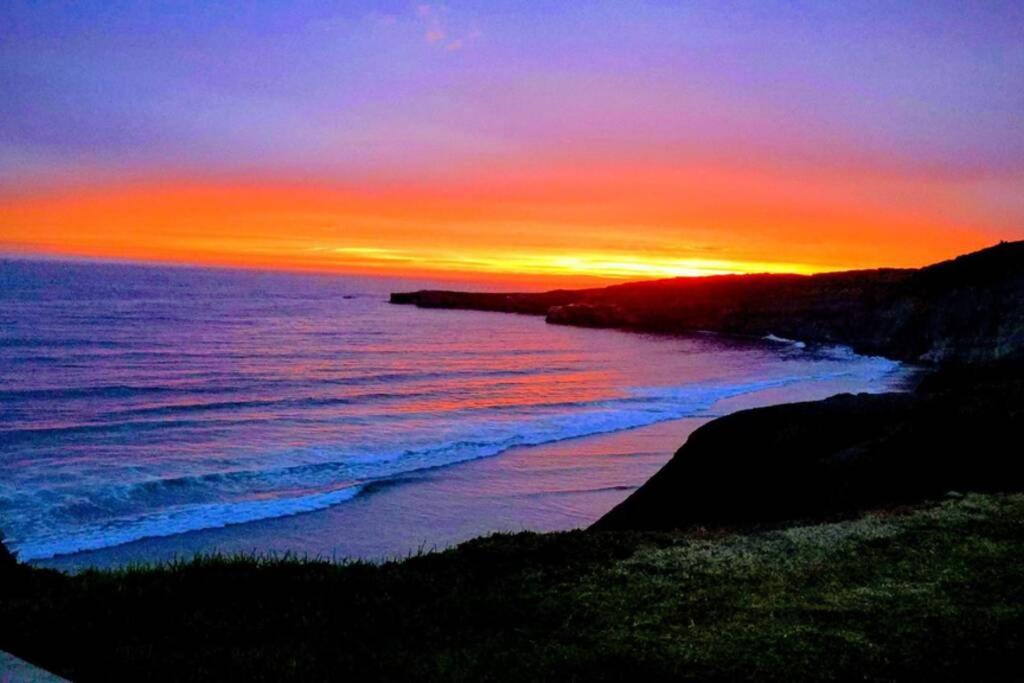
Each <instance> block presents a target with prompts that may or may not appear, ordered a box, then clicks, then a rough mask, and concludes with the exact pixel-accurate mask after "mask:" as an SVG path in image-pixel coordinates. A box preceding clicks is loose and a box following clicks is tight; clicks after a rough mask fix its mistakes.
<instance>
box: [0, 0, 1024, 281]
mask: <svg viewBox="0 0 1024 683" xmlns="http://www.w3.org/2000/svg"><path fill="white" fill-rule="evenodd" d="M0 93H2V97H0V253H6V254H15V255H32V256H38V255H49V256H55V255H56V256H80V257H81V256H84V257H98V258H114V259H129V260H158V261H168V262H181V263H197V264H214V265H230V266H247V267H268V268H282V269H296V270H337V271H342V272H359V273H384V274H389V273H391V274H396V273H401V274H403V275H416V274H445V275H451V276H465V277H476V276H484V275H486V276H488V277H492V276H493V277H509V278H513V279H514V278H516V277H526V276H530V277H533V278H534V279H537V278H541V279H544V278H547V279H549V280H550V281H551V282H558V283H575V282H579V283H582V282H585V281H590V280H593V279H595V278H612V279H637V278H646V277H666V276H673V275H697V274H714V273H721V272H770V271H774V272H777V271H790V272H817V271H822V270H832V269H840V268H863V267H877V266H918V265H924V264H926V263H929V262H933V261H937V260H941V259H944V258H948V257H951V256H954V255H956V254H958V253H963V252H966V251H970V250H973V249H977V248H981V247H984V246H987V245H990V244H992V243H994V242H997V241H999V240H1001V239H1022V238H1024V3H1021V2H983V1H979V2H970V3H965V2H944V1H942V0H935V1H931V2H911V1H909V0H906V1H902V2H855V1H853V2H843V3H831V2H806V3H805V2H799V1H787V2H768V1H762V2H728V1H726V0H722V1H718V2H711V1H707V2H703V1H691V2H686V1H682V0H677V1H673V2H668V1H664V2H641V1H635V2H601V1H600V0H595V1H592V2H554V1H551V2H548V1H544V0H536V1H530V2H527V1H507V0H487V1H482V2H454V1H452V2H448V3H445V4H442V3H420V2H388V1H383V2H325V1H317V2H313V1H309V0H294V1H292V2H261V1H259V0H247V1H245V2H205V1H204V2H199V1H196V2H192V1H188V0H178V1H175V2H145V3H142V2H138V3H135V2H121V1H119V0H102V1H91V0H80V1H78V2H48V1H46V0H5V1H4V2H3V3H2V4H0Z"/></svg>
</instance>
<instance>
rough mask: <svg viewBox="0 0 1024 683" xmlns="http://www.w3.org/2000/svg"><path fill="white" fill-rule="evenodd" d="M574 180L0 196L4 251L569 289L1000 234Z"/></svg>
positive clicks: (707, 189) (626, 178) (926, 255)
mask: <svg viewBox="0 0 1024 683" xmlns="http://www.w3.org/2000/svg"><path fill="white" fill-rule="evenodd" d="M584 170H585V169H579V168H575V169H571V172H570V171H566V172H565V173H563V174H561V175H559V174H557V173H555V172H554V171H548V172H547V174H546V175H543V174H541V173H540V172H539V171H538V172H536V173H534V174H532V175H528V176H524V178H521V179H518V180H517V179H515V178H513V177H512V176H503V177H501V178H497V179H493V178H492V179H489V180H488V179H485V180H481V179H477V180H476V181H474V182H475V184H473V183H469V182H468V181H467V182H466V183H465V184H462V185H458V184H449V185H438V186H408V187H399V186H386V187H378V188H373V187H363V188H358V187H346V186H324V185H302V184H295V183H291V184H289V183H284V182H281V183H257V182H250V183H245V182H239V183H234V184H230V183H212V182H211V183H203V182H180V183H173V182H163V183H148V184H147V183H140V184H135V185H120V186H107V187H95V188H78V189H77V190H63V191H59V192H50V193H40V194H36V195H26V196H8V197H3V196H0V252H7V253H25V254H44V255H47V254H48V255H63V256H82V257H96V258H114V259H122V260H135V261H155V262H174V263H186V264H197V265H214V266H228V267H247V268H266V269H277V270H295V271H318V272H344V273H366V274H377V275H397V276H408V277H420V276H426V277H431V278H445V279H448V278H452V279H462V280H467V279H481V280H483V279H486V280H496V279H500V280H505V281H513V280H520V281H523V282H526V281H530V282H531V283H533V284H534V285H538V286H539V285H541V283H543V286H559V287H573V286H584V285H591V284H599V283H600V282H607V281H623V280H638V279H655V278H671V277H682V276H706V275H721V274H734V273H782V272H788V273H799V274H811V273H816V272H823V271H830V270H843V269H857V268H873V267H880V266H921V265H925V264H927V263H932V262H935V261H938V260H941V259H943V258H949V257H951V256H954V255H956V254H959V253H965V252H967V251H971V250H974V249H977V248H981V247H984V246H987V245H989V244H991V243H992V242H993V241H994V239H995V233H985V232H982V231H979V230H974V229H969V228H965V227H962V226H960V225H958V224H957V223H955V222H949V221H946V222H943V221H944V220H945V219H943V218H942V215H945V213H948V211H947V209H948V206H947V205H946V204H943V202H940V201H938V199H937V198H942V197H943V195H939V194H937V190H934V188H931V186H927V187H926V188H925V189H927V190H928V191H929V192H930V193H931V195H935V196H933V197H932V199H933V201H932V202H931V204H929V205H927V206H926V208H927V209H928V211H925V210H923V209H920V210H919V209H918V208H916V207H918V206H921V205H914V207H911V208H908V207H907V206H905V205H904V204H902V203H892V202H891V201H890V200H889V198H888V197H886V198H885V199H886V200H885V201H880V200H877V199H876V200H875V201H874V203H872V202H869V201H865V200H864V197H863V196H862V195H864V189H863V188H862V187H861V186H860V185H853V184H851V183H848V182H846V181H845V180H844V179H836V180H834V181H829V182H830V183H831V184H826V181H825V179H822V178H820V177H815V178H811V179H803V178H796V177H793V178H788V177H787V178H782V179H779V178H776V179H775V181H774V183H775V185H774V186H773V187H772V188H769V187H768V183H767V181H766V180H765V179H764V178H763V177H761V176H753V177H747V176H745V175H743V174H742V173H740V172H739V171H736V170H721V171H715V172H713V169H708V168H702V169H696V170H693V171H692V172H686V173H684V172H682V171H671V172H670V171H664V172H661V173H660V174H659V173H655V172H654V171H653V170H652V171H650V172H649V173H648V174H647V175H646V176H638V174H637V173H634V174H632V175H629V174H624V175H616V176H615V177H612V173H611V171H608V172H607V173H598V172H596V171H593V170H591V171H590V172H589V173H587V172H584ZM783 180H785V182H783ZM513 181H514V182H513ZM812 181H813V182H812ZM849 187H854V188H855V189H856V192H855V193H854V194H853V195H852V196H847V194H845V193H847V192H848V188H849ZM825 190H828V191H827V192H826V191H825ZM931 195H929V196H931ZM879 196H881V195H879ZM944 201H947V200H944ZM948 201H952V200H948ZM948 201H947V203H948ZM932 205H934V211H933V210H932V208H933V207H932ZM944 212H945V213H944ZM933 213H934V214H935V215H934V216H933V215H932V214H933ZM940 214H941V215H940Z"/></svg>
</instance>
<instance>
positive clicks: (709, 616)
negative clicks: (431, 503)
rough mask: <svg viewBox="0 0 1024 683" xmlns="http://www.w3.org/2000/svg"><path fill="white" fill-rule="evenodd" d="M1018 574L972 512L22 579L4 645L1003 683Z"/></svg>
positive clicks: (42, 656)
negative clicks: (401, 556)
mask: <svg viewBox="0 0 1024 683" xmlns="http://www.w3.org/2000/svg"><path fill="white" fill-rule="evenodd" d="M1022 560H1024V495H968V496H967V497H965V498H962V499H956V500H949V501H944V502H942V503H939V504H932V505H929V506H922V507H917V508H907V509H904V510H900V511H888V512H879V513H874V514H869V515H866V516H864V517H861V518H857V519H851V520H845V521H838V522H831V523H823V524H814V525H807V526H794V527H789V528H783V529H776V530H772V531H764V532H755V533H748V534H732V535H730V534H719V535H714V534H707V533H701V534H696V533H692V532H691V533H684V532H676V533H657V534H655V533H629V532H606V533H592V532H569V533H559V534H528V533H524V534H515V535H495V536H490V537H487V538H483V539H478V540H475V541H472V542H469V543H466V544H463V545H461V546H459V547H458V548H455V549H453V550H449V551H446V552H442V553H437V554H426V555H422V556H417V557H412V558H409V559H407V560H405V561H402V562H393V563H388V564H384V565H370V564H363V563H352V564H346V565H337V564H331V563H327V562H320V561H304V560H297V559H293V558H286V559H272V558H256V557H239V558H222V557H204V558H197V559H195V560H194V561H190V562H179V563H175V564H171V565H167V566H162V567H156V568H145V567H132V568H128V569H125V570H121V571H113V572H95V571H94V572H87V573H84V574H81V575H77V576H66V575H63V574H58V573H56V572H51V571H45V570H39V569H31V568H27V567H18V568H16V569H14V570H7V573H6V575H5V576H3V577H0V578H2V585H0V648H2V649H7V650H9V651H11V652H13V653H14V654H16V655H18V656H21V657H23V658H25V659H28V660H29V661H32V662H34V663H37V664H40V665H42V666H44V667H46V668H49V669H51V670H53V671H55V672H57V673H60V674H63V675H65V676H68V677H70V678H72V679H74V680H101V679H102V680H109V679H111V678H133V679H150V680H153V679H160V680H170V679H173V680H223V679H239V678H241V679H254V680H255V679H259V680H323V679H351V680H411V679H427V680H466V681H497V680H538V679H542V680H554V679H557V680H562V681H572V680H580V681H583V680H586V681H594V680H622V679H626V678H628V679H632V680H644V679H648V680H668V679H672V680H679V679H684V680H685V679H693V680H743V679H758V680H787V681H792V680H823V679H824V680H829V679H832V680H847V679H851V678H857V679H867V680H921V679H931V680H942V679H946V680H984V679H1002V680H1005V679H1007V678H1013V677H1015V676H1018V675H1019V674H1015V673H1013V672H1014V671H1016V666H1017V664H1018V662H1019V658H1020V656H1021V655H1022V654H1024V652H1022V633H1024V570H1022V567H1021V562H1022ZM1007 667H1008V668H1007ZM1004 672H1010V673H1004Z"/></svg>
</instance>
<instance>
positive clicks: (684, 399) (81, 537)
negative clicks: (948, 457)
mask: <svg viewBox="0 0 1024 683" xmlns="http://www.w3.org/2000/svg"><path fill="white" fill-rule="evenodd" d="M889 369H890V368H889V366H888V362H887V364H881V363H866V364H862V366H861V367H859V368H858V370H857V371H859V372H860V373H861V374H862V377H861V378H862V379H865V380H870V379H872V378H873V377H876V376H880V375H881V374H884V373H886V372H888V371H889ZM851 372H854V370H852V369H851V370H844V371H834V372H825V373H819V374H817V375H811V376H799V375H794V376H785V377H777V378H770V379H764V380H757V381H749V382H741V383H734V384H714V383H696V384H689V385H685V386H667V387H645V388H637V389H633V390H630V391H629V392H627V393H626V394H625V395H623V396H620V397H617V398H610V399H607V400H594V401H580V402H577V403H565V402H562V403H558V404H552V406H550V407H549V408H548V409H547V410H545V411H542V412H541V413H540V414H537V415H533V416H520V415H517V416H515V419H508V418H507V417H502V416H501V414H500V411H494V412H492V413H490V414H488V415H485V416H484V417H482V418H480V419H473V420H466V421H464V422H462V423H460V425H461V426H460V428H459V429H457V430H454V431H449V433H447V434H446V435H445V436H446V438H445V439H444V440H442V441H437V442H434V443H425V444H420V445H418V446H415V447H409V448H396V447H391V448H389V447H387V446H386V445H381V446H377V447H370V446H362V447H356V448H353V447H346V448H338V449H331V448H316V449H310V448H305V449H300V450H296V451H286V452H281V453H276V454H268V455H267V456H266V457H264V458H259V459H257V460H258V462H256V463H253V462H248V463H246V462H244V461H239V462H238V463H235V468H234V469H231V465H224V466H225V470H223V471H218V472H206V473H196V474H186V475H183V476H173V477H171V476H168V477H164V478H157V479H152V478H150V479H147V480H145V481H141V482H135V483H131V482H128V483H119V484H116V485H111V484H106V485H103V486H101V487H99V488H95V489H91V490H83V489H82V488H81V487H78V488H75V487H74V486H72V487H71V488H70V489H67V490H63V489H55V488H51V489H49V490H45V491H42V492H39V491H37V492H36V494H35V495H42V496H44V497H45V498H46V499H47V500H48V501H49V505H48V508H49V511H48V517H47V519H46V520H40V519H37V524H32V525H30V526H31V527H32V528H31V529H28V528H23V529H21V530H19V528H18V525H15V526H13V527H11V528H9V529H7V530H6V531H7V532H8V533H9V536H10V543H11V545H12V547H13V548H14V549H15V550H17V551H18V552H19V553H20V554H21V556H22V557H23V558H24V559H26V560H40V559H47V558H51V557H54V556H56V555H60V554H68V553H75V552H82V551H87V550H96V549H99V548H103V547H108V546H114V545H120V544H123V543H128V542H131V541H136V540H140V539H144V538H152V537H161V536H171V535H175V534H179V533H185V532H188V531H199V530H203V529H211V528H218V527H223V526H228V525H233V524H242V523H247V522H253V521H259V520H266V519H272V518H276V517H282V516H289V515H295V514H300V513H304V512H312V511H316V510H322V509H325V508H328V507H331V506H334V505H337V504H340V503H343V502H345V501H347V500H350V499H352V498H353V497H355V496H356V495H358V494H359V492H360V491H362V490H364V489H365V488H366V487H367V486H369V487H371V488H374V487H378V488H379V485H380V483H381V482H386V481H388V480H390V479H393V478H395V477H402V476H407V475H409V474H410V473H415V472H420V471H424V470H428V469H434V468H438V467H446V466H450V465H454V464H457V463H461V462H466V461H469V460H477V459H480V458H486V457H493V456H496V455H499V454H501V453H504V452H506V451H508V450H509V449H511V448H516V447H524V446H538V445H542V444H549V443H555V442H559V441H564V440H568V439H575V438H580V437H586V436H594V435H598V434H607V433H611V432H617V431H623V430H628V429H634V428H637V427H643V426H647V425H651V424H655V423H658V422H664V421H668V420H674V419H680V418H684V417H696V416H702V415H706V414H707V413H708V411H710V410H711V409H712V408H713V407H714V406H715V405H716V404H717V403H719V402H720V401H722V400H724V399H728V398H733V397H737V396H741V395H745V394H751V393H756V392H759V391H765V390H770V389H777V388H781V387H785V386H789V385H793V384H797V383H804V382H815V381H828V380H832V379H835V378H838V377H844V376H847V375H849V374H850V373H851ZM247 468H248V469H247ZM339 482H345V484H344V486H342V487H341V488H339ZM61 495H65V496H66V500H65V502H64V503H61V502H59V501H56V500H54V499H55V498H58V499H59V498H60V496H61ZM83 500H87V501H90V512H89V517H90V521H88V522H86V523H82V522H83V519H81V517H79V518H78V519H76V518H75V512H76V510H78V509H79V508H78V507H76V506H81V505H82V501H83ZM225 501H228V502H225ZM3 503H4V505H3V507H4V509H6V511H7V513H8V514H10V513H12V512H16V511H17V510H20V511H22V512H27V511H31V510H38V509H39V507H40V503H41V501H40V500H39V499H35V500H33V499H31V498H27V497H24V496H21V495H19V494H18V493H12V494H10V495H6V496H4V501H3ZM15 508H16V509H17V510H15ZM103 514H107V515H108V517H109V518H108V519H97V517H102V515H103ZM12 516H13V515H12ZM58 519H60V520H63V521H61V522H60V523H55V522H56V520H58ZM19 531H21V532H22V533H19Z"/></svg>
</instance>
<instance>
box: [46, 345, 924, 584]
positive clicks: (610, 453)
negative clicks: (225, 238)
mask: <svg viewBox="0 0 1024 683" xmlns="http://www.w3.org/2000/svg"><path fill="white" fill-rule="evenodd" d="M919 375H920V370H919V369H917V368H913V367H908V366H906V365H905V364H898V365H895V366H894V367H893V368H892V370H891V371H890V372H888V373H886V374H884V375H881V376H879V377H878V378H876V379H875V380H874V381H873V382H871V383H864V382H861V381H859V380H858V381H851V380H850V378H848V377H846V376H843V373H838V376H836V377H832V378H828V379H820V378H819V379H815V380H814V381H804V382H801V383H798V384H795V385H782V386H777V387H770V388H763V389H760V390H758V391H755V392H752V393H745V394H739V395H736V396H730V397H726V398H723V399H720V400H718V401H717V402H716V403H715V404H714V406H713V407H712V408H711V409H709V410H705V411H699V412H698V413H697V414H696V415H690V416H684V417H681V418H674V419H670V420H664V421H660V422H655V423H652V424H648V425H644V426H641V427H635V428H630V429H623V430H617V431H611V432H605V433H599V434H592V435H588V436H584V437H574V438H569V439H563V440H560V441H554V442H550V443H546V444H540V445H530V446H515V447H512V448H510V449H508V450H506V451H504V452H502V453H500V454H497V455H495V456H489V457H485V458H478V459H473V460H468V461H465V462H459V463H453V464H450V465H444V466H439V467H434V468H429V469H423V470H416V471H411V472H408V473H405V474H403V475H398V476H396V477H394V478H391V479H386V480H379V481H371V482H366V483H363V484H362V485H361V486H362V488H363V490H362V492H361V493H360V494H359V495H356V496H353V497H352V498H350V499H348V500H346V501H344V502H342V503H339V504H337V505H332V506H328V507H325V508H322V509H318V510H311V511H308V512H300V513H298V514H293V515H286V516H278V517H272V518H266V519H262V520H254V521H248V522H243V523H238V524H228V525H221V526H217V527H210V528H206V529H200V530H194V531H186V532H183V533H176V534H172V535H166V536H151V537H146V538H141V539H136V540H132V541H129V542H127V543H122V544H117V545H113V546H108V547H104V548H98V549H93V550H86V551H81V552H75V553H67V554H61V555H57V556H55V557H50V558H40V559H33V560H31V564H33V565H34V566H39V567H50V568H57V569H66V570H70V571H81V570H84V569H88V568H89V567H100V568H104V567H106V568H116V567H119V566H124V565H127V564H138V563H142V564H152V563H159V562H165V561H171V560H175V559H180V558H187V557H189V556H191V555H194V554H197V553H198V554H206V553H211V552H224V553H228V554H234V553H239V552H241V553H252V552H256V551H259V552H267V553H272V554H278V555H285V554H295V555H298V556H309V557H325V558H337V559H339V560H341V559H345V560H350V559H357V560H370V561H375V562H376V561H386V560H388V559H393V558H396V557H405V556H407V555H408V554H409V553H412V552H417V551H419V550H421V549H424V548H426V549H435V548H436V549H439V550H441V549H445V548H449V547H452V546H453V545H456V544H458V543H461V542H465V541H468V540H471V539H473V538H476V537H478V536H481V535H487V534H490V533H495V532H499V533H500V532H510V531H525V530H530V531H541V532H547V531H564V530H569V529H573V528H584V527H587V526H589V525H591V524H592V523H594V522H596V521H597V520H598V519H599V518H600V517H601V516H603V515H604V514H605V513H607V512H608V511H609V510H611V509H612V508H613V507H615V506H616V505H617V504H619V503H621V502H622V500H623V499H624V498H625V497H626V496H627V495H629V494H630V493H631V492H632V491H634V490H636V489H637V488H639V487H640V486H641V485H642V484H643V483H644V482H646V481H647V480H648V479H649V478H650V477H651V476H652V475H654V474H655V473H656V472H657V471H658V469H659V468H660V467H661V466H663V465H664V464H665V463H667V462H668V461H669V459H670V458H671V457H672V454H673V453H674V452H675V451H676V450H677V449H678V447H679V444H680V443H683V442H685V441H686V440H687V438H688V437H689V435H690V434H691V433H692V432H693V430H694V429H696V428H697V427H699V426H701V425H703V424H706V423H707V422H709V421H712V420H714V419H717V418H718V417H720V416H721V415H723V414H727V413H732V412H735V411H740V410H744V409H749V408H756V407H764V406H768V405H775V404H778V403H792V402H796V401H806V400H818V399H823V398H825V397H827V396H831V395H833V394H836V393H843V392H848V391H857V392H869V391H876V392H877V391H885V392H890V391H906V390H908V389H909V387H910V385H912V384H915V383H916V382H918V381H919ZM874 383H879V386H877V387H875V388H874V389H872V386H871V385H872V384H874ZM548 460H551V461H553V462H559V463H563V466H564V471H562V472H555V471H551V470H550V469H549V468H548V467H547V466H546V462H547V461H548ZM606 469H607V470H608V473H607V474H604V470H606ZM595 479H596V480H597V481H596V483H595V481H594V480H595ZM558 481H561V482H562V484H561V485H560V486H561V488H562V489H563V490H564V492H565V493H564V494H561V495H560V494H559V492H558V491H556V490H555V491H553V490H551V487H552V486H553V485H554V484H553V482H558ZM579 486H583V487H584V489H585V490H580V491H578V492H575V493H574V492H573V491H572V489H574V488H578V487H579ZM590 489H592V490H590ZM598 489H600V490H598ZM480 491H488V492H489V493H488V496H486V497H485V496H483V495H479V492H480ZM536 496H541V498H536ZM538 500H540V501H543V502H542V503H541V507H540V508H538V507H537V505H538ZM565 506H576V508H577V509H575V510H573V509H566V510H562V509H559V508H560V507H565ZM460 519H465V520H468V521H466V522H457V521H456V520H460ZM492 522H497V523H492ZM379 529H387V530H388V531H387V533H386V534H381V533H380V532H379Z"/></svg>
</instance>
